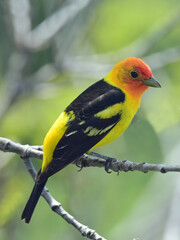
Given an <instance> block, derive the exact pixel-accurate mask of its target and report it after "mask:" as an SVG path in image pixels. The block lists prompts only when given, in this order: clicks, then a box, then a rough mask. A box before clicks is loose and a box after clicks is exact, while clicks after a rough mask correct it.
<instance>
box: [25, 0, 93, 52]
mask: <svg viewBox="0 0 180 240" xmlns="http://www.w3.org/2000/svg"><path fill="white" fill-rule="evenodd" d="M90 2H91V1H90V0H79V1H76V3H75V2H73V1H72V2H71V3H70V4H69V5H67V6H65V7H63V8H62V9H59V10H58V11H57V12H55V13H54V14H52V15H51V16H50V17H48V18H47V19H45V20H44V21H43V22H42V23H40V24H39V25H38V26H37V27H36V28H35V29H34V30H32V31H30V32H29V33H28V34H27V35H26V36H25V39H24V42H23V44H24V46H25V47H26V48H27V49H29V50H31V51H39V50H41V49H43V48H44V46H46V45H47V44H48V43H49V41H50V40H51V39H52V38H53V37H54V36H55V34H56V33H57V32H58V31H60V30H61V29H62V28H63V27H64V26H65V24H67V23H68V22H69V21H71V20H72V19H73V18H74V17H75V16H76V15H77V14H78V13H79V12H80V11H81V10H83V9H84V8H85V7H87V6H88V5H89V4H90ZM47 29H48V31H47Z"/></svg>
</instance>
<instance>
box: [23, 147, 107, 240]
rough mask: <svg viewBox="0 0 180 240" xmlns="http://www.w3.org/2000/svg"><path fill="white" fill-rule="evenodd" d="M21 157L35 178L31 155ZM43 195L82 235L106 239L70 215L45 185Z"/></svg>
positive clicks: (25, 148) (98, 239)
mask: <svg viewBox="0 0 180 240" xmlns="http://www.w3.org/2000/svg"><path fill="white" fill-rule="evenodd" d="M19 147H20V146H19ZM28 149H29V147H28V145H25V147H24V149H23V153H24V154H25V155H26V154H27V152H26V151H27V150H28ZM21 150H22V149H21ZM38 156H39V155H38ZM21 157H22V159H23V160H24V163H25V165H26V168H27V170H28V172H29V173H30V174H31V176H32V178H33V179H35V177H36V174H37V172H36V170H35V169H34V166H33V164H32V162H31V159H30V157H27V156H21ZM41 195H42V196H43V198H44V199H45V200H46V202H47V203H48V204H49V206H50V207H51V209H52V210H53V211H54V212H56V213H57V214H58V215H60V216H61V217H62V218H63V219H64V220H65V221H66V222H68V223H69V224H71V225H73V226H74V227H75V228H76V229H77V230H78V231H79V232H80V233H81V234H82V236H84V237H87V238H89V239H93V240H106V239H105V238H103V237H101V236H100V235H99V234H98V233H97V232H96V231H95V230H93V229H90V228H89V227H88V226H85V225H84V224H82V223H80V222H78V221H77V220H76V219H75V218H74V217H73V216H72V215H70V214H69V213H68V212H67V211H66V210H64V208H63V207H62V205H61V203H59V202H58V201H56V200H55V199H54V198H53V197H52V195H51V194H50V193H49V191H48V189H47V188H46V187H44V190H43V192H42V194H41Z"/></svg>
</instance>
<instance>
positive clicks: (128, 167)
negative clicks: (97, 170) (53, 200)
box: [0, 137, 180, 173]
mask: <svg viewBox="0 0 180 240" xmlns="http://www.w3.org/2000/svg"><path fill="white" fill-rule="evenodd" d="M0 150H1V151H3V152H13V153H17V154H19V155H20V156H23V157H26V158H27V157H33V158H38V159H42V157H43V151H42V146H34V147H33V146H29V145H22V144H19V143H15V142H13V141H11V140H9V139H7V138H2V137H0ZM107 160H108V161H110V166H109V169H110V170H112V171H114V172H119V171H124V172H128V171H140V172H143V173H147V172H150V171H152V172H161V173H167V172H180V165H172V164H151V163H145V162H142V163H136V162H132V161H129V160H123V161H119V160H117V159H115V158H112V157H107V156H104V155H101V154H98V153H92V152H91V153H90V154H83V155H82V156H81V157H80V158H79V159H77V160H76V161H75V162H73V164H76V165H79V166H82V167H105V165H106V161H107Z"/></svg>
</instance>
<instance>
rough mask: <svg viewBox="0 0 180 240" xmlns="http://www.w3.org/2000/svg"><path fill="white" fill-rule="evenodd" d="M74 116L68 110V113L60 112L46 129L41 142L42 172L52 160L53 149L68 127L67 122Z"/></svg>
mask: <svg viewBox="0 0 180 240" xmlns="http://www.w3.org/2000/svg"><path fill="white" fill-rule="evenodd" d="M74 118H75V115H74V113H73V112H69V113H68V114H67V113H65V112H62V113H61V115H60V116H59V117H58V119H57V120H56V121H55V123H54V124H53V126H52V127H51V128H50V130H49V131H48V133H47V135H46V137H45V139H44V143H43V150H44V154H43V163H42V170H41V171H42V172H43V171H44V169H45V168H46V167H47V166H48V165H49V163H50V162H51V161H52V158H53V152H54V149H55V147H56V145H57V144H58V142H59V140H60V139H61V138H62V136H63V135H64V133H65V131H66V129H67V127H68V122H69V121H71V120H73V119H74Z"/></svg>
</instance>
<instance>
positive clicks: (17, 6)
mask: <svg viewBox="0 0 180 240" xmlns="http://www.w3.org/2000/svg"><path fill="white" fill-rule="evenodd" d="M9 10H10V14H11V22H12V26H13V32H14V39H15V42H16V44H17V45H19V44H21V42H23V41H24V38H25V36H26V34H27V33H29V32H30V30H31V19H30V3H29V0H9Z"/></svg>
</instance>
